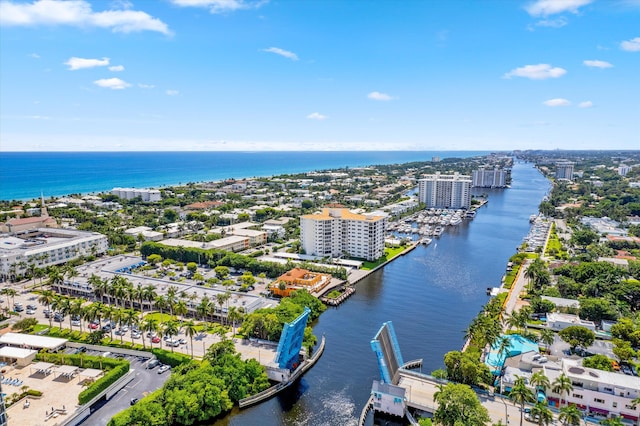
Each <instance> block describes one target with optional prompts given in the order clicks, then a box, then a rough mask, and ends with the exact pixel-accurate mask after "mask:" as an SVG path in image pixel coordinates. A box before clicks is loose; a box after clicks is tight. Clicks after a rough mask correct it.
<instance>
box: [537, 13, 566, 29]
mask: <svg viewBox="0 0 640 426" xmlns="http://www.w3.org/2000/svg"><path fill="white" fill-rule="evenodd" d="M567 24H568V21H567V18H565V17H564V16H561V17H559V18H556V19H541V20H539V21H537V22H536V24H535V26H536V27H550V28H562V27H564V26H565V25H567Z"/></svg>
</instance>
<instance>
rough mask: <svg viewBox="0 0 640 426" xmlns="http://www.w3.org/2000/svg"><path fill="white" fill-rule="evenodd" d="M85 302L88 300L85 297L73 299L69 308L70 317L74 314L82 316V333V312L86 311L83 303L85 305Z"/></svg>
mask: <svg viewBox="0 0 640 426" xmlns="http://www.w3.org/2000/svg"><path fill="white" fill-rule="evenodd" d="M84 302H86V300H84V299H73V300H72V301H71V306H70V309H69V315H70V317H69V318H71V317H72V316H78V317H79V318H80V333H82V314H83V312H84V307H83V306H82V305H84Z"/></svg>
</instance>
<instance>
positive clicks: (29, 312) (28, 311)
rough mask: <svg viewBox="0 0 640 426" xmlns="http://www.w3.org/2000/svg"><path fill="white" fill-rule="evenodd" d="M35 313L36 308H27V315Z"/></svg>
mask: <svg viewBox="0 0 640 426" xmlns="http://www.w3.org/2000/svg"><path fill="white" fill-rule="evenodd" d="M35 313H36V311H35V309H27V315H33V314H35Z"/></svg>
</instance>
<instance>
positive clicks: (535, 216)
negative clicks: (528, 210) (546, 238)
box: [529, 214, 538, 223]
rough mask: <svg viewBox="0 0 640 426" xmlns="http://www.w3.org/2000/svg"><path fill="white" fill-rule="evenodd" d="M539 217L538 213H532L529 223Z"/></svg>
mask: <svg viewBox="0 0 640 426" xmlns="http://www.w3.org/2000/svg"><path fill="white" fill-rule="evenodd" d="M537 217H538V215H537V214H532V215H531V216H529V223H533V222H535V221H536V218H537Z"/></svg>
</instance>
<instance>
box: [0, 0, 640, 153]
mask: <svg viewBox="0 0 640 426" xmlns="http://www.w3.org/2000/svg"><path fill="white" fill-rule="evenodd" d="M639 75H640V0H535V1H520V0H509V1H504V0H476V1H463V0H453V1H452V0H449V1H445V0H430V1H418V0H411V1H402V0H398V1H392V0H377V1H373V0H371V1H365V0H362V1H337V0H306V1H293V0H256V1H252V0H156V1H128V0H113V1H107V0H104V1H88V0H69V1H60V0H29V1H20V0H0V150H1V151H153V150H162V151H232V150H237V151H245V150H252V151H259V150H278V151H282V150H320V151H325V150H384V151H388V150H427V151H429V150H434V151H437V150H512V149H640V77H638V76H639Z"/></svg>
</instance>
